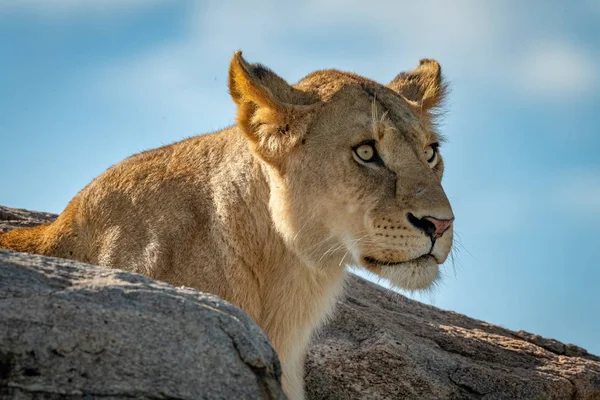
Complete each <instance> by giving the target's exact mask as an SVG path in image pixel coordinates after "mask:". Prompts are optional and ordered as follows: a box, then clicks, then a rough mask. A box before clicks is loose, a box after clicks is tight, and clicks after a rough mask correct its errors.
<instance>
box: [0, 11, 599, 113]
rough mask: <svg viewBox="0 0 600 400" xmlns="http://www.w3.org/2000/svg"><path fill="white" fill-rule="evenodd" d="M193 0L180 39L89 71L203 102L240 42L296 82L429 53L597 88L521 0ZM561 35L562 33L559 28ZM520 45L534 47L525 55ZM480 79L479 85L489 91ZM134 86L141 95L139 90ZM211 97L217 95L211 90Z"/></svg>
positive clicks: (162, 95)
mask: <svg viewBox="0 0 600 400" xmlns="http://www.w3.org/2000/svg"><path fill="white" fill-rule="evenodd" d="M159 1H160V0H150V1H149V2H148V1H147V0H121V1H119V0H99V1H97V2H96V3H94V4H96V6H95V7H105V8H106V9H107V10H108V9H113V10H117V9H122V10H133V9H134V8H136V7H146V6H149V4H153V3H158V2H159ZM82 3H85V4H90V3H89V2H82V1H78V0H47V1H45V2H38V1H34V0H22V4H25V5H31V7H33V5H34V4H35V5H37V6H36V7H37V9H38V10H44V9H63V10H71V12H75V11H77V10H79V11H82V10H84V9H85V10H87V8H86V7H87V6H86V7H84V6H83V5H82ZM40 4H43V5H40ZM191 4H192V5H191V6H190V10H189V11H188V13H187V14H188V20H187V33H186V34H185V35H184V36H183V38H180V39H178V40H177V41H172V42H165V43H163V44H161V45H160V46H159V47H155V48H151V49H149V50H146V51H145V52H144V53H138V54H132V55H130V56H129V57H128V58H127V59H119V60H116V61H114V64H113V65H109V66H107V67H106V69H105V70H102V68H104V67H98V68H97V69H96V71H95V73H97V74H98V76H96V77H91V81H92V82H94V83H93V84H94V85H95V86H96V87H103V86H105V87H109V88H113V89H114V90H112V91H111V92H110V93H109V92H108V91H107V93H109V94H110V95H111V96H115V97H119V96H118V91H119V89H120V90H121V91H123V92H126V93H127V94H128V95H129V98H130V99H131V100H132V101H139V102H141V103H143V104H149V102H150V103H153V104H154V105H155V106H156V107H161V108H164V107H167V108H173V109H175V108H183V109H185V108H190V107H195V108H196V109H200V108H199V104H200V102H202V101H206V99H207V94H208V93H211V92H210V90H208V91H207V90H206V88H205V86H206V84H207V82H208V83H213V82H212V81H213V80H214V79H216V78H217V77H218V82H217V83H218V86H215V88H214V90H215V92H213V93H216V90H219V91H220V93H226V82H225V80H224V78H225V74H226V72H227V66H228V65H227V64H228V60H229V58H230V57H231V55H232V54H233V52H234V51H235V50H237V49H242V50H244V53H245V55H246V57H247V58H248V60H249V61H251V62H263V63H265V64H267V65H268V66H270V67H272V68H273V69H274V70H275V71H276V72H278V73H279V74H281V75H282V76H283V77H284V78H286V79H288V80H290V81H294V80H295V79H298V78H300V77H302V76H304V75H306V74H307V73H309V72H310V71H312V70H314V69H318V68H328V67H338V68H342V69H348V70H352V71H355V72H358V73H360V74H364V75H367V76H369V77H372V78H374V79H376V80H380V81H385V80H388V79H391V78H392V77H393V76H395V75H396V74H397V73H398V72H400V71H401V70H405V69H408V68H411V67H412V66H414V65H416V64H417V61H418V59H420V58H422V57H434V58H437V59H438V60H440V62H441V63H442V66H443V67H444V69H445V71H446V74H447V76H448V77H449V78H450V80H451V81H452V82H453V83H455V84H456V85H461V86H463V87H465V86H467V85H473V86H478V87H482V85H481V83H484V84H490V83H492V84H493V85H496V86H497V87H499V88H500V89H501V90H506V91H509V92H510V93H512V94H515V95H523V94H527V95H528V96H530V97H534V98H535V99H536V100H545V99H546V98H547V97H548V96H549V95H552V96H553V97H554V98H556V99H563V98H564V99H571V98H572V97H573V96H582V95H585V94H588V93H589V92H590V91H591V90H592V89H591V88H593V87H594V79H595V76H594V74H593V65H592V58H591V56H590V55H589V54H587V53H586V52H585V50H584V49H578V48H575V47H573V46H571V45H570V44H569V43H568V42H566V41H562V42H560V43H561V44H560V45H557V44H555V43H551V44H550V45H545V46H538V45H537V43H539V42H540V40H538V38H539V37H538V36H536V35H534V34H532V33H531V32H526V29H533V30H535V29H536V28H535V27H530V25H529V24H524V23H522V21H523V20H526V19H527V18H526V16H520V19H518V21H521V22H515V21H516V20H517V18H516V17H515V16H514V12H512V11H514V10H513V9H512V8H511V7H515V4H512V3H510V2H507V3H492V2H479V1H469V0H459V1H456V2H453V3H452V6H451V7H450V6H448V5H445V6H440V3H439V2H437V1H433V0H425V1H422V2H414V1H392V0H387V1H383V2H378V3H377V5H376V6H375V5H373V4H372V3H368V2H364V1H359V0H352V1H341V0H333V1H322V0H307V1H306V2H299V3H298V2H297V3H293V2H291V3H290V2H285V3H281V2H276V1H271V0H266V1H262V2H260V1H258V2H257V1H254V2H243V1H236V2H225V1H222V2H195V3H191ZM0 10H1V8H0ZM88 11H89V10H88ZM511 12H512V13H511ZM250 16H251V17H250ZM515 24H517V26H515ZM352 31H353V34H354V35H355V36H353V37H357V36H358V37H359V38H360V37H366V38H367V40H369V41H372V42H373V46H372V49H371V50H370V52H369V54H368V56H362V55H361V54H356V53H355V52H353V50H352V47H351V45H348V44H346V50H345V51H336V49H335V46H336V43H335V39H331V37H332V36H333V37H336V35H339V37H343V35H345V34H348V32H352ZM538 33H539V32H538ZM555 34H556V35H557V36H558V37H559V36H560V35H559V34H560V32H556V33H555ZM320 37H322V38H323V42H326V43H327V46H329V47H331V48H332V49H331V51H323V50H322V49H321V48H320V46H319V45H314V44H313V43H310V44H309V45H303V42H304V41H310V40H312V42H314V41H315V40H317V41H318V39H319V38H320ZM515 38H518V40H516V39H515ZM542 42H543V41H542ZM530 48H533V49H534V50H529V49H530ZM515 54H527V56H526V57H524V58H523V59H522V60H521V59H519V58H518V57H515V56H514V55H515ZM483 86H484V87H483V88H482V89H481V90H486V89H485V85H483ZM488 90H489V89H488ZM136 93H137V94H138V97H137V100H136V99H135V98H134V97H132V95H135V94H136ZM211 97H212V96H211ZM221 99H225V97H223V98H221ZM208 101H210V102H212V103H213V104H214V100H213V98H209V99H208ZM225 101H229V99H227V100H225ZM227 104H229V103H227Z"/></svg>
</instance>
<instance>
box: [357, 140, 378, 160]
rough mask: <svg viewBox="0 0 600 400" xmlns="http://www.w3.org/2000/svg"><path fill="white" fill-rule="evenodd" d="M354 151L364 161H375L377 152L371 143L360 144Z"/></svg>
mask: <svg viewBox="0 0 600 400" xmlns="http://www.w3.org/2000/svg"><path fill="white" fill-rule="evenodd" d="M354 153H356V155H357V156H358V158H360V159H361V160H362V161H364V162H371V161H375V159H376V156H377V152H376V151H375V148H374V147H373V145H370V144H361V145H360V146H358V147H357V148H355V149H354Z"/></svg>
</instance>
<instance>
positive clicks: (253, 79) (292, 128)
mask: <svg viewBox="0 0 600 400" xmlns="http://www.w3.org/2000/svg"><path fill="white" fill-rule="evenodd" d="M229 93H230V94H231V97H232V99H233V101H234V102H235V103H236V104H237V108H238V110H237V118H236V119H237V123H238V125H239V127H240V128H241V130H242V132H243V133H244V134H245V136H246V138H247V139H248V140H249V141H250V143H251V144H252V148H253V150H254V151H255V153H256V154H258V155H259V156H260V157H261V158H263V159H264V160H265V161H267V162H269V163H271V164H274V165H277V164H279V163H280V162H281V161H282V160H283V158H284V157H285V155H286V154H287V153H288V152H289V151H290V150H291V149H292V148H293V147H294V146H295V145H297V143H298V142H300V141H301V140H302V138H303V136H304V134H305V133H306V129H307V126H308V120H309V119H310V117H311V114H312V113H311V111H312V110H314V108H315V107H314V105H316V104H317V103H318V100H317V99H315V98H314V96H313V95H312V94H310V93H306V92H303V91H301V90H298V89H296V88H294V87H292V86H291V85H289V84H288V83H287V82H286V81H285V80H283V79H282V78H280V77H279V76H277V75H276V74H275V73H274V72H273V71H271V70H270V69H268V68H266V67H263V66H262V65H260V64H248V63H247V62H246V60H244V58H243V57H242V52H241V51H237V52H236V53H235V54H234V55H233V58H232V59H231V64H230V66H229Z"/></svg>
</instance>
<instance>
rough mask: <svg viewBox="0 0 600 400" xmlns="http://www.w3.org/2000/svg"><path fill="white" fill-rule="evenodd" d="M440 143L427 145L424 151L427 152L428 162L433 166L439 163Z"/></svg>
mask: <svg viewBox="0 0 600 400" xmlns="http://www.w3.org/2000/svg"><path fill="white" fill-rule="evenodd" d="M438 146H439V145H438V144H437V143H434V144H432V145H429V146H427V147H425V150H424V153H425V159H426V160H427V162H428V163H429V165H430V166H431V167H432V168H433V167H435V165H436V164H437V161H438V151H437V149H438Z"/></svg>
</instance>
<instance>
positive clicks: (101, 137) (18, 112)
mask: <svg viewBox="0 0 600 400" xmlns="http://www.w3.org/2000/svg"><path fill="white" fill-rule="evenodd" d="M237 49H242V50H243V51H244V56H245V57H246V58H247V59H248V60H249V61H251V62H261V63H264V64H265V65H267V66H269V67H270V68H272V69H273V70H275V71H276V72H277V73H278V74H279V75H281V76H282V77H284V78H285V79H287V80H288V81H289V82H295V81H297V80H299V79H300V78H302V77H303V76H304V75H306V74H308V73H309V72H311V71H313V70H315V69H323V68H339V69H343V70H350V71H353V72H356V73H359V74H361V75H365V76H368V77H370V78H373V79H375V80H378V81H380V82H387V81H389V80H390V79H391V78H393V77H394V76H395V75H396V74H397V73H398V72H400V71H403V70H407V69H410V68H412V67H413V66H415V65H416V64H417V63H418V60H419V59H420V58H424V57H428V58H435V59H437V60H438V61H439V62H440V63H441V64H442V67H443V69H444V72H445V74H446V76H447V78H448V79H449V81H450V82H451V85H452V93H451V95H450V99H449V102H448V106H449V111H448V114H447V115H446V117H445V119H444V124H443V125H442V130H443V132H444V133H445V134H446V136H447V137H448V139H449V143H447V144H445V145H444V148H443V150H442V151H443V153H444V156H445V160H446V171H447V172H446V176H445V187H446V191H447V193H448V195H449V197H450V200H451V201H452V203H453V207H454V210H455V214H456V231H457V232H458V235H459V238H460V245H459V246H457V250H460V251H459V253H458V257H457V260H456V266H455V267H453V266H452V265H450V264H449V265H447V266H446V268H445V275H446V277H445V279H444V281H443V282H442V284H441V285H440V286H439V288H437V289H436V290H435V291H433V292H430V293H426V294H420V295H419V294H417V295H415V296H413V297H415V298H417V299H418V300H421V301H424V302H428V303H432V304H434V305H436V306H438V307H441V308H444V309H450V310H454V311H457V312H460V313H464V314H467V315H469V316H471V317H475V318H479V319H483V320H485V321H488V322H491V323H495V324H500V325H502V326H504V327H507V328H510V329H524V330H528V331H531V332H535V333H538V334H541V335H543V336H548V337H554V338H556V339H558V340H561V341H565V342H571V343H575V344H577V345H580V346H583V347H585V348H587V349H588V350H590V351H592V352H594V353H596V354H600V311H599V309H600V257H599V255H598V252H599V249H600V238H599V237H598V226H600V154H599V151H598V149H600V112H599V109H600V74H599V72H600V68H599V65H600V2H598V1H595V0H589V1H579V2H556V1H542V0H540V1H529V2H522V1H516V0H515V1H486V2H482V1H476V0H473V1H462V0H459V1H453V2H441V1H440V2H437V1H419V2H416V1H410V2H404V1H381V2H376V1H373V2H366V1H345V2H342V1H339V0H335V1H326V0H318V1H317V0H309V1H303V2H295V3H291V2H287V3H285V4H284V3H283V2H275V1H262V2H261V1H252V2H242V1H239V2H224V1H202V2H200V1H198V2H191V1H183V0H180V1H167V0H95V1H94V2H82V1H78V0H44V1H38V0H19V1H16V0H15V1H10V0H5V1H0V54H2V62H1V63H0V137H1V140H0V143H1V145H0V146H1V147H0V204H2V205H7V206H10V207H21V208H29V209H34V210H42V211H51V212H60V211H61V210H62V209H63V208H64V207H65V206H66V204H67V202H68V201H69V200H70V199H71V198H72V197H73V196H74V195H75V194H76V193H77V192H78V191H79V190H80V189H81V188H83V187H84V186H85V185H86V184H87V183H88V182H89V181H90V180H91V179H92V178H93V177H95V176H97V175H98V174H100V173H102V171H104V170H105V169H106V168H108V167H109V166H110V165H112V164H115V163H117V162H119V161H120V160H122V159H123V158H125V157H127V156H128V155H130V154H132V153H135V152H139V151H142V150H146V149H149V148H154V147H157V146H160V145H163V144H167V143H171V142H173V141H177V140H180V139H182V138H184V137H187V136H191V135H194V134H200V133H203V132H208V131H212V130H216V129H220V128H223V127H225V126H227V125H230V124H231V123H233V118H234V106H233V102H232V101H231V100H230V98H229V96H228V94H227V89H226V73H227V68H228V63H229V59H230V57H231V55H232V54H233V52H234V51H235V50H237Z"/></svg>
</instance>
